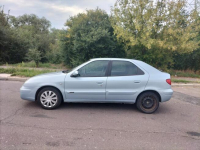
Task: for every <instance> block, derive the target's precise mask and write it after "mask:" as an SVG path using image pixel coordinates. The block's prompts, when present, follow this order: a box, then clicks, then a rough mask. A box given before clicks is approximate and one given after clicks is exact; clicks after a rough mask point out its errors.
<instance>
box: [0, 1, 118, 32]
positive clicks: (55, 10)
mask: <svg viewBox="0 0 200 150" xmlns="http://www.w3.org/2000/svg"><path fill="white" fill-rule="evenodd" d="M115 1H116V0H0V6H2V5H4V11H5V13H7V12H8V10H10V15H13V16H21V15H23V14H36V15H37V16H39V17H45V18H46V19H48V20H49V21H51V26H52V27H55V28H59V29H61V28H63V27H64V23H65V22H66V20H67V19H68V18H69V17H70V16H73V15H76V14H78V13H80V12H84V11H85V10H86V9H95V8H97V7H99V8H101V9H104V10H105V11H106V12H107V13H110V7H111V6H113V5H114V3H115Z"/></svg>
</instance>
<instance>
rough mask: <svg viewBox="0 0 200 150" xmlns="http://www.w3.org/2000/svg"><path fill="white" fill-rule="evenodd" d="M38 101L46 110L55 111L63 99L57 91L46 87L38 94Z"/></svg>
mask: <svg viewBox="0 0 200 150" xmlns="http://www.w3.org/2000/svg"><path fill="white" fill-rule="evenodd" d="M37 101H38V103H39V104H40V106H41V107H42V108H44V109H55V108H57V107H58V106H60V104H61V102H62V97H61V94H60V92H59V91H58V90H57V89H55V88H52V87H46V88H44V89H42V90H41V91H40V92H39V93H38V95H37Z"/></svg>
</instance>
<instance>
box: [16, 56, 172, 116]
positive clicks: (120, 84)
mask: <svg viewBox="0 0 200 150" xmlns="http://www.w3.org/2000/svg"><path fill="white" fill-rule="evenodd" d="M20 94H21V98H22V99H25V100H30V101H37V102H38V103H39V104H40V105H41V106H42V107H43V108H45V109H54V108H57V107H58V106H59V105H60V104H61V102H62V101H63V102H101V103H102V102H103V103H116V102H117V103H130V104H133V103H136V105H137V108H138V109H139V110H140V111H142V112H144V113H153V112H155V111H156V110H157V109H158V107H159V102H165V101H168V100H169V99H170V98H171V97H172V94H173V90H172V89H171V79H170V74H168V73H164V72H161V71H159V70H157V69H156V68H154V67H152V66H150V65H148V64H146V63H144V62H142V61H139V60H132V59H119V58H97V59H91V60H89V61H88V62H86V63H84V64H82V65H80V66H78V67H76V68H75V69H73V70H72V71H62V72H54V73H47V74H42V75H38V76H35V77H32V78H30V79H29V80H27V81H26V82H25V83H24V85H23V86H22V87H21V89H20Z"/></svg>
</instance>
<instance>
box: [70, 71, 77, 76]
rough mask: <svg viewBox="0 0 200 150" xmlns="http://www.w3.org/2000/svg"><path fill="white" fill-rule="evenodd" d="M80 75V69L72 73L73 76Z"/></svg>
mask: <svg viewBox="0 0 200 150" xmlns="http://www.w3.org/2000/svg"><path fill="white" fill-rule="evenodd" d="M78 76H79V73H78V71H74V72H73V73H72V74H71V77H78Z"/></svg>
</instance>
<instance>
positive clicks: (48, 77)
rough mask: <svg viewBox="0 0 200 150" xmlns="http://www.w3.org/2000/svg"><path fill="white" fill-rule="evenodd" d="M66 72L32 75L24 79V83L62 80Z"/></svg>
mask: <svg viewBox="0 0 200 150" xmlns="http://www.w3.org/2000/svg"><path fill="white" fill-rule="evenodd" d="M66 75H67V74H66V73H63V72H62V71H60V72H51V73H44V74H40V75H37V76H34V77H32V78H30V79H28V80H27V81H26V83H53V82H62V81H64V78H65V76H66Z"/></svg>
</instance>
